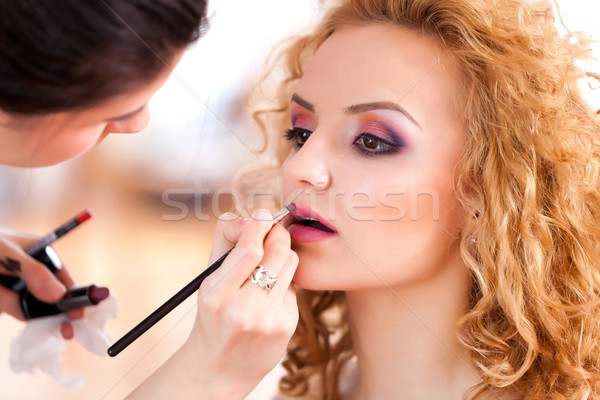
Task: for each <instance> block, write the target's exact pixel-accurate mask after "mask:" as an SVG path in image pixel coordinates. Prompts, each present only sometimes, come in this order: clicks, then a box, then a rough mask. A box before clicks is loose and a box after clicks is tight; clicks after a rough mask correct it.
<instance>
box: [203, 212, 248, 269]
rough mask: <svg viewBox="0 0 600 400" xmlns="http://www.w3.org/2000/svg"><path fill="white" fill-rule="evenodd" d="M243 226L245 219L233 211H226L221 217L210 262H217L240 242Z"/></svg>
mask: <svg viewBox="0 0 600 400" xmlns="http://www.w3.org/2000/svg"><path fill="white" fill-rule="evenodd" d="M243 227H244V221H243V220H242V219H241V218H240V217H238V216H237V215H235V214H233V213H225V214H223V215H221V216H220V217H219V221H218V222H217V226H216V228H215V235H214V241H213V248H212V251H211V253H210V257H209V264H212V263H213V262H215V260H217V259H218V258H219V257H221V256H222V255H223V254H225V253H226V252H227V251H229V249H231V248H232V247H233V246H234V245H235V244H236V243H237V242H238V240H239V238H240V236H241V234H242V229H243Z"/></svg>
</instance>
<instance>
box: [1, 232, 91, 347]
mask: <svg viewBox="0 0 600 400" xmlns="http://www.w3.org/2000/svg"><path fill="white" fill-rule="evenodd" d="M38 240H39V238H37V237H35V236H33V235H29V234H25V233H21V232H15V231H9V230H5V229H2V230H0V274H2V275H12V276H18V277H20V278H21V279H22V280H23V281H24V282H25V283H26V285H27V288H28V290H29V291H30V292H31V293H32V294H33V295H34V296H35V297H36V298H38V299H40V300H43V301H45V302H48V303H54V302H56V301H58V300H60V299H61V298H63V296H64V295H65V293H66V288H67V287H70V286H73V285H74V284H75V281H74V280H73V278H72V277H71V275H70V274H69V271H68V270H67V269H66V268H64V267H63V268H61V269H60V270H59V271H56V273H55V274H53V273H52V272H51V271H50V270H49V269H48V268H47V267H46V266H45V265H44V264H42V263H41V262H39V261H37V260H35V259H34V258H32V257H31V256H30V255H28V254H27V253H26V252H25V250H23V249H26V248H28V247H29V246H30V245H32V244H34V243H36V242H37V241H38ZM0 311H2V312H6V313H8V314H10V315H12V316H13V317H15V318H17V319H20V320H23V319H24V317H23V312H22V311H21V308H20V306H19V295H18V294H17V293H15V292H14V291H13V290H10V289H8V288H6V287H4V286H2V285H0ZM66 314H67V316H68V317H69V319H72V320H74V319H79V318H81V317H83V310H82V309H78V310H71V311H69V312H68V313H66ZM62 335H63V337H64V338H65V339H70V338H71V337H72V336H73V331H72V329H71V326H70V325H68V324H65V325H64V326H63V328H62Z"/></svg>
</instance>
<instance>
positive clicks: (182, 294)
mask: <svg viewBox="0 0 600 400" xmlns="http://www.w3.org/2000/svg"><path fill="white" fill-rule="evenodd" d="M295 208H296V206H295V205H294V203H290V204H289V205H288V206H286V207H284V208H282V209H281V210H279V211H277V212H276V213H275V214H274V215H273V225H272V226H274V225H275V224H277V223H278V222H280V221H281V220H283V219H284V218H285V217H286V216H287V215H288V214H289V213H290V212H292V213H293V211H294V209H295ZM233 249H234V248H233V247H232V248H231V249H229V251H227V252H226V253H225V254H223V255H222V256H221V257H220V258H219V259H218V260H217V261H215V262H214V263H212V264H211V265H210V266H209V267H208V268H206V269H205V270H204V271H202V273H201V274H200V275H198V276H197V277H196V278H194V279H193V280H192V281H191V282H190V283H188V284H187V285H186V286H184V287H183V289H181V290H180V291H179V292H177V293H175V295H173V297H171V298H170V299H169V300H167V301H166V302H165V303H164V304H163V305H162V306H160V307H158V308H157V309H156V310H155V311H154V312H153V313H152V314H150V315H148V316H147V317H146V318H145V319H144V320H143V321H142V322H140V323H139V324H137V325H136V326H135V327H133V328H132V329H131V330H130V331H129V332H127V333H126V334H125V335H124V336H123V337H122V338H121V339H119V340H117V341H116V342H115V343H114V344H113V345H112V346H110V347H109V348H108V355H109V356H111V357H114V356H116V355H117V354H119V353H120V352H121V351H123V349H125V348H126V347H127V346H129V345H130V344H131V343H133V341H134V340H136V339H137V338H139V337H140V336H141V335H142V334H143V333H144V332H146V331H147V330H148V329H150V328H151V327H152V326H153V325H154V324H156V323H157V322H158V321H160V320H161V319H162V318H163V317H164V316H165V315H167V314H168V313H170V312H171V311H173V310H174V309H175V307H177V306H178V305H179V304H181V303H182V302H183V301H184V300H185V299H187V298H188V297H190V296H191V295H192V294H193V293H195V292H196V291H197V290H198V289H199V288H200V284H202V281H204V279H206V277H207V276H209V275H210V274H212V273H213V272H215V271H216V270H217V268H219V267H220V266H221V264H223V261H225V258H227V256H228V255H229V253H231V250H233Z"/></svg>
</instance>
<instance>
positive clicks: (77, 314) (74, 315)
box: [65, 308, 85, 321]
mask: <svg viewBox="0 0 600 400" xmlns="http://www.w3.org/2000/svg"><path fill="white" fill-rule="evenodd" d="M65 315H66V316H67V318H68V319H69V320H71V321H75V320H77V319H81V318H83V316H84V315H85V309H84V308H76V309H73V310H69V311H66V312H65Z"/></svg>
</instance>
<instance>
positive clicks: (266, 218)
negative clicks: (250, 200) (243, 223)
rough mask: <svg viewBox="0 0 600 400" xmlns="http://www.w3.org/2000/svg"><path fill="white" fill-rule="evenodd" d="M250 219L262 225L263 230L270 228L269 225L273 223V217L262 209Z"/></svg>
mask: <svg viewBox="0 0 600 400" xmlns="http://www.w3.org/2000/svg"><path fill="white" fill-rule="evenodd" d="M252 218H254V219H255V220H257V221H258V222H260V223H261V224H263V226H264V227H265V229H269V228H271V224H272V223H273V217H272V216H271V213H270V212H269V210H265V209H264V208H261V209H260V210H258V211H256V212H255V213H254V215H252Z"/></svg>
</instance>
